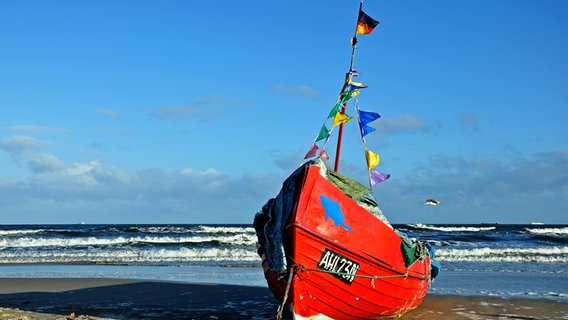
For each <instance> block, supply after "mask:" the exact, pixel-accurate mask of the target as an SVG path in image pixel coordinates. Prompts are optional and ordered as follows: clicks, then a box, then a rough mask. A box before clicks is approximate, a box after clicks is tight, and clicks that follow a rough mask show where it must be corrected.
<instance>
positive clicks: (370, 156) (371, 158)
mask: <svg viewBox="0 0 568 320" xmlns="http://www.w3.org/2000/svg"><path fill="white" fill-rule="evenodd" d="M365 158H367V168H368V169H369V170H371V169H373V168H374V167H376V166H378V165H379V155H378V154H376V153H374V152H373V151H371V150H365Z"/></svg>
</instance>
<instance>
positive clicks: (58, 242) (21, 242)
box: [0, 234, 257, 248]
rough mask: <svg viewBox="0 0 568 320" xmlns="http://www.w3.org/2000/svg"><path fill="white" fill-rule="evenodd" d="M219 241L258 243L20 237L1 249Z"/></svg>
mask: <svg viewBox="0 0 568 320" xmlns="http://www.w3.org/2000/svg"><path fill="white" fill-rule="evenodd" d="M213 241H217V242H219V243H221V244H231V245H243V246H250V245H254V244H255V243H256V241H257V240H256V237H255V236H254V235H248V234H235V235H218V236H187V237H170V236H163V237H160V236H144V237H115V238H99V237H77V238H69V237H65V238H59V237H58V238H43V237H40V238H33V237H18V238H4V239H0V248H21V247H26V248H32V247H75V246H117V245H132V244H144V243H147V244H183V243H195V244H198V243H205V242H213Z"/></svg>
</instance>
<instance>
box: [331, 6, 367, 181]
mask: <svg viewBox="0 0 568 320" xmlns="http://www.w3.org/2000/svg"><path fill="white" fill-rule="evenodd" d="M361 10H363V1H360V2H359V11H358V12H361ZM351 47H352V48H353V49H352V51H351V63H350V64H349V71H348V72H347V73H346V74H345V82H344V83H343V87H342V88H341V92H340V93H339V96H340V97H341V95H342V94H343V92H344V91H345V89H346V88H347V86H348V85H349V82H350V81H351V77H352V73H351V70H353V62H354V61H355V49H357V24H355V33H354V34H353V38H351ZM346 110H347V102H345V103H344V104H343V106H342V107H341V114H345V112H346ZM343 125H344V124H343V123H341V124H339V133H338V134H337V149H336V150H335V166H334V168H333V170H335V171H336V172H337V171H339V156H340V155H341V142H342V140H343Z"/></svg>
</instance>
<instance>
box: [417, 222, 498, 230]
mask: <svg viewBox="0 0 568 320" xmlns="http://www.w3.org/2000/svg"><path fill="white" fill-rule="evenodd" d="M409 226H411V227H413V228H416V229H426V230H434V231H443V232H479V231H490V230H495V227H472V226H451V227H450V226H432V225H427V224H422V223H418V224H410V225H409Z"/></svg>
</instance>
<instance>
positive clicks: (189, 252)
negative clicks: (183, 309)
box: [0, 247, 260, 264]
mask: <svg viewBox="0 0 568 320" xmlns="http://www.w3.org/2000/svg"><path fill="white" fill-rule="evenodd" d="M0 261H2V263H11V264H14V263H80V264H84V263H91V264H140V263H172V262H177V263H180V262H216V263H227V262H235V261H239V262H258V261H260V258H259V257H258V255H257V254H256V252H255V251H253V250H246V249H241V248H234V249H228V248H207V249H205V248H187V247H182V248H178V249H146V250H142V251H140V250H90V251H83V250H66V251H58V252H55V253H54V252H47V251H32V250H25V251H10V252H0Z"/></svg>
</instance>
